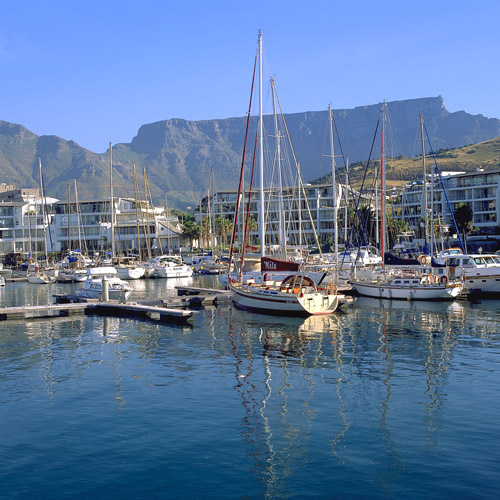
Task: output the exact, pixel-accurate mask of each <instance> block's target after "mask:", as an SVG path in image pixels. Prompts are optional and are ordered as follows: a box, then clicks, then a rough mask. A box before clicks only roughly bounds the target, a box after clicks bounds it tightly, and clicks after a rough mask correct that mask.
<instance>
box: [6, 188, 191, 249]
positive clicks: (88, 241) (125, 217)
mask: <svg viewBox="0 0 500 500" xmlns="http://www.w3.org/2000/svg"><path fill="white" fill-rule="evenodd" d="M113 206H114V222H115V223H114V227H113V229H114V231H113V230H112V225H111V210H110V203H109V200H90V201H80V202H79V203H76V202H70V203H69V204H68V202H62V201H59V200H57V199H55V198H49V197H40V196H39V193H38V190H36V189H35V190H19V189H9V190H5V191H3V192H2V191H0V254H2V255H5V254H23V255H24V256H28V255H29V254H30V253H31V254H38V255H43V254H44V253H45V248H47V252H48V253H49V254H50V253H54V252H57V253H60V252H63V253H64V252H67V251H68V250H69V249H73V250H74V249H81V250H86V251H88V252H89V253H96V252H99V253H100V254H101V255H102V254H103V253H105V252H108V251H110V250H111V249H112V244H111V241H112V235H113V233H114V243H115V245H114V247H115V254H117V255H119V254H125V253H127V252H129V251H132V252H134V253H138V249H139V247H141V250H142V251H143V252H144V256H146V255H147V253H148V249H149V250H150V251H151V252H152V253H156V254H158V253H165V252H169V251H170V250H171V251H174V250H176V249H178V248H180V245H181V241H180V238H181V234H182V229H181V226H180V224H179V223H178V220H177V217H176V216H173V215H170V216H168V215H167V213H166V210H165V209H164V208H163V207H153V206H151V205H150V204H148V203H146V202H145V201H139V202H137V203H136V202H135V200H134V199H133V198H114V204H113ZM68 207H69V209H68Z"/></svg>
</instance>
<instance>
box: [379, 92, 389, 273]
mask: <svg viewBox="0 0 500 500" xmlns="http://www.w3.org/2000/svg"><path fill="white" fill-rule="evenodd" d="M386 108H387V103H385V102H384V104H383V114H382V132H381V134H382V135H381V141H380V142H381V158H380V175H381V180H382V186H381V193H380V213H381V228H380V253H381V256H382V266H383V265H384V253H385V243H386V240H385V224H386V222H385V149H384V146H385V145H384V135H385V119H386Z"/></svg>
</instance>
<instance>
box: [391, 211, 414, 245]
mask: <svg viewBox="0 0 500 500" xmlns="http://www.w3.org/2000/svg"><path fill="white" fill-rule="evenodd" d="M386 225H387V236H388V239H389V241H388V242H387V243H388V246H389V248H392V247H393V246H394V245H395V244H396V243H397V236H398V235H399V234H403V233H405V232H406V231H408V230H409V227H408V224H407V222H406V221H404V220H403V219H396V218H395V217H392V215H386Z"/></svg>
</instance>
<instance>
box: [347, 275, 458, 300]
mask: <svg viewBox="0 0 500 500" xmlns="http://www.w3.org/2000/svg"><path fill="white" fill-rule="evenodd" d="M350 283H351V285H352V286H353V288H354V289H355V290H356V291H357V292H358V293H359V294H360V295H364V296H365V297H374V298H378V299H395V300H453V299H455V298H456V297H458V295H460V293H461V292H462V290H463V285H458V284H457V285H456V284H449V285H437V284H436V285H434V284H433V285H429V286H413V287H398V286H394V285H390V284H380V283H369V282H366V283H364V282H362V281H355V280H351V281H350Z"/></svg>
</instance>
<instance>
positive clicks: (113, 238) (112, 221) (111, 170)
mask: <svg viewBox="0 0 500 500" xmlns="http://www.w3.org/2000/svg"><path fill="white" fill-rule="evenodd" d="M109 209H110V213H111V258H112V259H114V258H115V203H114V197H113V147H112V145H111V142H110V143H109Z"/></svg>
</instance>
